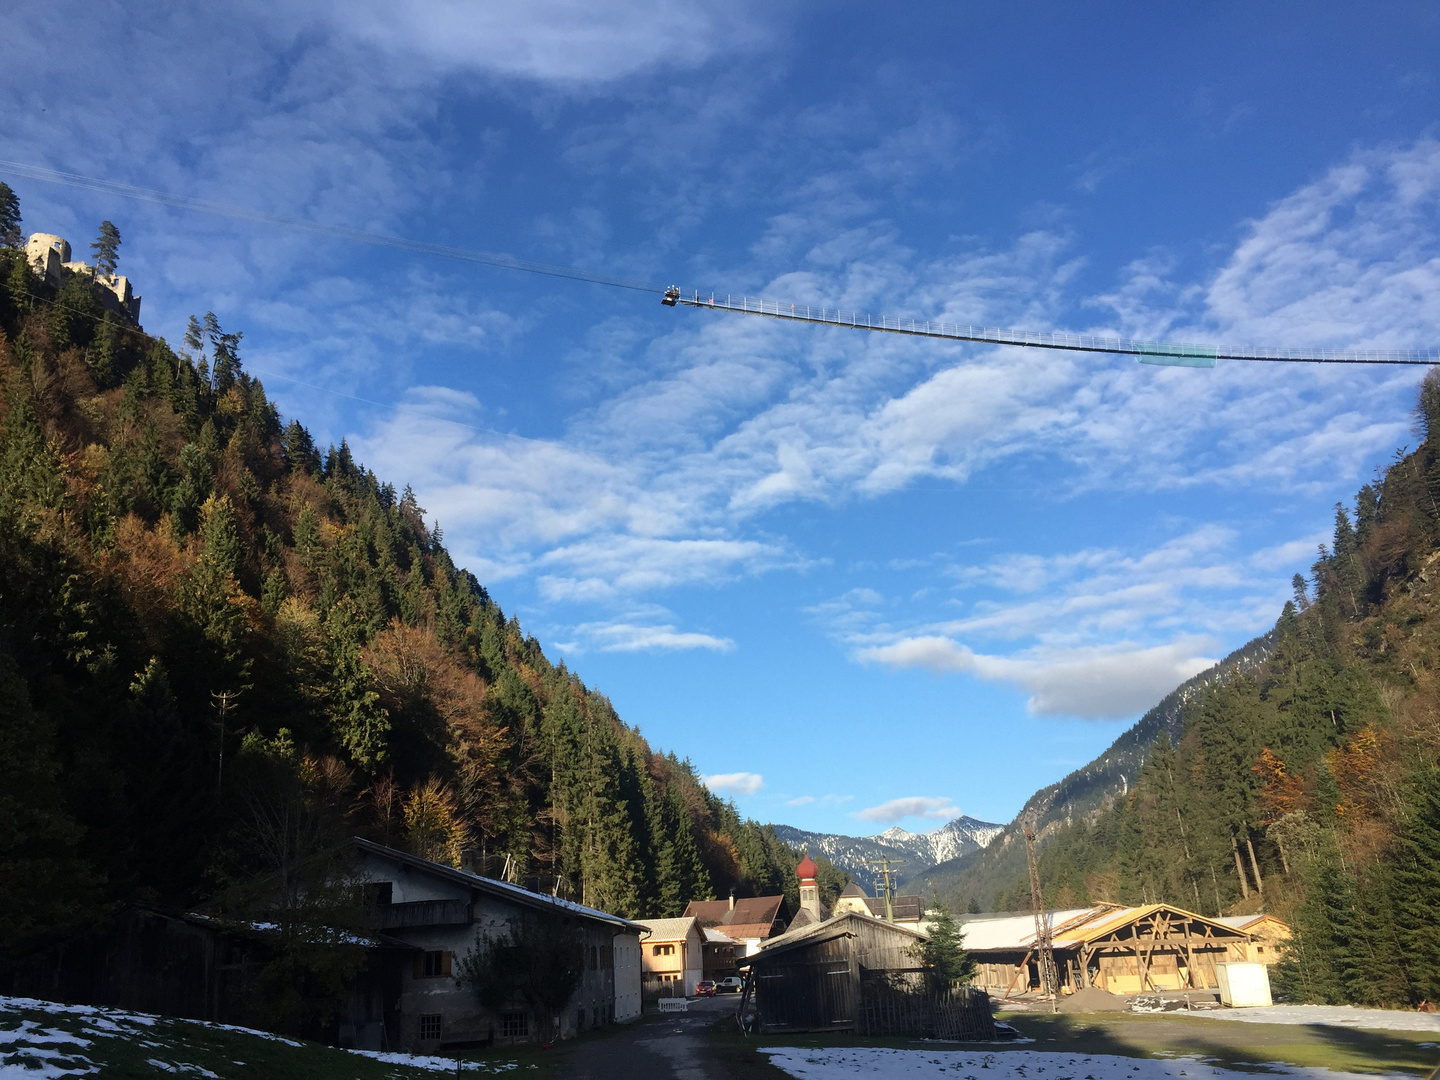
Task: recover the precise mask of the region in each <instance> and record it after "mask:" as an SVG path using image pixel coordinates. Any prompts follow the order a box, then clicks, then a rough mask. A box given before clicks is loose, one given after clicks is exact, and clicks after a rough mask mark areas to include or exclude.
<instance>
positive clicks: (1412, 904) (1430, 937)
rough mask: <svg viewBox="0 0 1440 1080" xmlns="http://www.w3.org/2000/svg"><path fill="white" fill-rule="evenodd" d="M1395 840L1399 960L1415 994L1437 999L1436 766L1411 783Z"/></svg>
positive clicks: (1439, 877)
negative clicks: (1408, 796)
mask: <svg viewBox="0 0 1440 1080" xmlns="http://www.w3.org/2000/svg"><path fill="white" fill-rule="evenodd" d="M1398 840H1399V843H1398V845H1397V847H1398V851H1397V853H1396V854H1397V857H1396V859H1395V861H1394V863H1393V871H1392V883H1393V884H1392V896H1393V898H1394V899H1393V904H1394V909H1395V922H1396V928H1397V932H1398V936H1399V943H1400V946H1401V957H1402V958H1403V959H1402V963H1403V964H1404V967H1405V971H1406V974H1407V975H1408V977H1409V982H1410V986H1411V988H1412V993H1413V995H1414V996H1415V998H1416V999H1417V1000H1420V999H1423V1000H1426V1001H1440V920H1437V919H1436V912H1437V911H1440V769H1436V768H1433V767H1431V768H1424V769H1422V770H1420V772H1419V773H1418V775H1417V776H1416V777H1415V778H1414V780H1413V781H1412V785H1411V800H1410V805H1409V809H1408V812H1407V814H1406V816H1405V818H1404V820H1403V822H1402V825H1401V828H1400V835H1399V837H1398Z"/></svg>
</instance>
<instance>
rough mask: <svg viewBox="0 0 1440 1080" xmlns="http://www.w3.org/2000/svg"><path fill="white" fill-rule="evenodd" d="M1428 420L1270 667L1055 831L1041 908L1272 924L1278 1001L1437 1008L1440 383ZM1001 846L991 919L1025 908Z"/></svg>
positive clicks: (1238, 673) (1212, 685) (1306, 598)
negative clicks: (1102, 906) (1266, 918)
mask: <svg viewBox="0 0 1440 1080" xmlns="http://www.w3.org/2000/svg"><path fill="white" fill-rule="evenodd" d="M1418 419H1419V425H1420V429H1421V432H1422V433H1423V435H1424V442H1422V443H1421V445H1420V446H1419V447H1418V448H1417V449H1416V450H1414V451H1413V452H1410V453H1404V452H1403V451H1402V452H1401V453H1400V454H1398V455H1397V456H1396V459H1395V461H1394V462H1393V463H1392V464H1391V465H1390V466H1389V468H1387V469H1386V470H1385V471H1384V473H1383V476H1382V477H1381V478H1380V479H1379V480H1378V481H1377V482H1376V483H1375V484H1367V485H1365V486H1364V487H1363V488H1361V490H1360V492H1359V494H1358V496H1357V498H1356V501H1355V504H1354V506H1353V508H1346V507H1344V506H1337V507H1336V508H1335V533H1334V539H1333V543H1332V544H1331V545H1330V546H1329V547H1328V548H1322V550H1321V552H1320V557H1319V559H1318V560H1317V561H1316V563H1315V564H1314V567H1313V573H1312V576H1311V578H1310V579H1309V580H1306V579H1305V578H1303V577H1301V576H1300V575H1296V577H1295V580H1294V583H1293V584H1294V590H1295V599H1294V601H1293V602H1290V603H1287V604H1286V605H1285V610H1284V611H1283V613H1282V614H1281V616H1280V619H1279V621H1278V622H1277V624H1276V626H1275V629H1274V631H1273V632H1272V633H1271V634H1270V635H1269V640H1268V643H1267V651H1266V655H1265V657H1264V659H1263V660H1262V661H1261V662H1259V663H1255V664H1253V665H1252V666H1250V667H1249V668H1248V669H1246V668H1244V667H1239V666H1237V667H1235V668H1232V669H1231V670H1229V671H1228V672H1226V673H1224V677H1223V678H1221V679H1218V680H1211V681H1210V682H1209V683H1208V684H1207V685H1205V686H1204V687H1203V688H1202V689H1200V690H1199V691H1198V692H1196V693H1193V694H1191V695H1190V697H1189V698H1188V700H1186V701H1185V702H1184V703H1183V706H1182V709H1181V724H1180V727H1179V730H1178V733H1177V734H1178V738H1171V737H1169V736H1168V735H1166V734H1161V735H1160V736H1159V737H1158V738H1156V739H1155V742H1154V744H1153V746H1151V747H1150V749H1149V753H1148V755H1147V757H1146V760H1145V763H1144V766H1143V767H1142V768H1141V769H1140V771H1139V774H1138V776H1136V778H1135V779H1134V781H1133V782H1132V783H1131V784H1130V786H1129V790H1128V792H1127V793H1126V794H1125V795H1124V797H1123V798H1118V799H1114V800H1113V801H1112V802H1111V803H1110V805H1109V806H1108V807H1105V808H1103V809H1102V810H1101V811H1100V812H1099V813H1098V814H1093V815H1088V816H1080V815H1076V816H1074V817H1072V818H1070V819H1069V820H1068V821H1067V820H1053V821H1052V822H1051V824H1050V825H1049V826H1048V827H1047V832H1048V833H1049V836H1048V842H1047V843H1046V844H1045V845H1044V847H1043V850H1042V853H1041V857H1040V869H1041V878H1042V881H1043V883H1044V888H1045V895H1046V900H1047V903H1049V904H1050V905H1052V906H1059V907H1065V906H1070V905H1075V904H1081V903H1086V902H1091V901H1099V900H1110V901H1119V902H1122V903H1126V902H1128V903H1140V902H1147V901H1159V900H1167V901H1170V902H1172V903H1176V904H1181V905H1184V906H1186V907H1190V908H1195V909H1198V910H1200V911H1201V912H1206V913H1211V912H1216V911H1232V912H1233V911H1253V910H1258V909H1260V908H1262V907H1263V908H1266V909H1268V910H1271V911H1273V912H1275V913H1277V914H1279V915H1280V916H1281V917H1283V918H1285V919H1287V920H1289V921H1290V922H1291V923H1292V925H1293V927H1294V930H1295V938H1294V940H1293V942H1292V948H1291V949H1290V953H1289V956H1288V959H1287V960H1286V961H1285V963H1284V964H1283V965H1282V968H1281V970H1280V972H1279V973H1278V975H1279V977H1278V980H1277V982H1278V985H1279V988H1280V989H1281V991H1282V992H1283V993H1285V994H1287V995H1289V996H1291V997H1293V998H1298V999H1302V1000H1311V1001H1326V1002H1360V1003H1368V1004H1384V1005H1407V1004H1415V1003H1418V1002H1420V1001H1423V1000H1429V1001H1435V1000H1437V999H1440V920H1437V919H1436V912H1437V911H1440V695H1437V691H1440V685H1437V674H1436V673H1437V670H1440V591H1437V589H1440V371H1435V370H1432V371H1431V372H1430V373H1429V374H1428V375H1427V376H1426V378H1425V381H1424V383H1423V384H1422V387H1421V392H1420V402H1419V409H1418ZM998 843H1000V842H998V841H997V844H998ZM1009 847H1010V854H1009V856H1008V858H1009V862H1010V865H1011V867H1012V872H1011V875H1010V884H1009V886H1008V887H1002V888H1001V890H1000V891H999V893H998V895H994V896H989V897H982V899H983V900H984V901H985V906H993V907H999V908H1023V907H1026V906H1028V900H1029V889H1028V886H1027V885H1026V883H1025V881H1024V876H1023V875H1024V857H1023V850H1021V849H1022V845H1020V844H1018V843H1015V842H1014V841H1013V839H1012V842H1011V843H1010V845H1009ZM986 856H987V858H988V857H989V856H990V852H988V851H987V852H986ZM962 879H963V872H962ZM1001 884H1002V886H1003V885H1004V883H1003V881H1002V882H1001Z"/></svg>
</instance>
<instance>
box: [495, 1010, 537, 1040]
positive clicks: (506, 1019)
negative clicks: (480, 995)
mask: <svg viewBox="0 0 1440 1080" xmlns="http://www.w3.org/2000/svg"><path fill="white" fill-rule="evenodd" d="M500 1034H501V1035H502V1036H503V1037H504V1038H507V1039H525V1038H529V1036H530V1015H529V1013H523V1012H507V1013H501V1014H500Z"/></svg>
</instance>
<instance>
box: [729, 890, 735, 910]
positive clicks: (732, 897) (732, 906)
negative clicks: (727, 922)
mask: <svg viewBox="0 0 1440 1080" xmlns="http://www.w3.org/2000/svg"><path fill="white" fill-rule="evenodd" d="M730 910H731V911H734V910H735V890H734V889H731V890H730Z"/></svg>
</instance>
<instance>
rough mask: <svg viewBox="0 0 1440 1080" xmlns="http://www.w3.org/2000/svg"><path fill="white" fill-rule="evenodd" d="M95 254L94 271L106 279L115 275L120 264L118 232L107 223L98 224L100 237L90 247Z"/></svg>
mask: <svg viewBox="0 0 1440 1080" xmlns="http://www.w3.org/2000/svg"><path fill="white" fill-rule="evenodd" d="M90 250H91V251H93V252H94V253H95V269H96V270H98V271H99V272H100V273H102V274H104V275H105V276H106V277H109V276H110V275H112V274H114V273H115V268H116V267H117V266H118V265H119V264H120V230H119V229H117V228H116V227H115V226H114V225H113V224H111V223H110V222H108V221H102V222H101V223H100V235H99V236H98V237H96V238H95V242H94V243H93V244H91V245H90Z"/></svg>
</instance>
